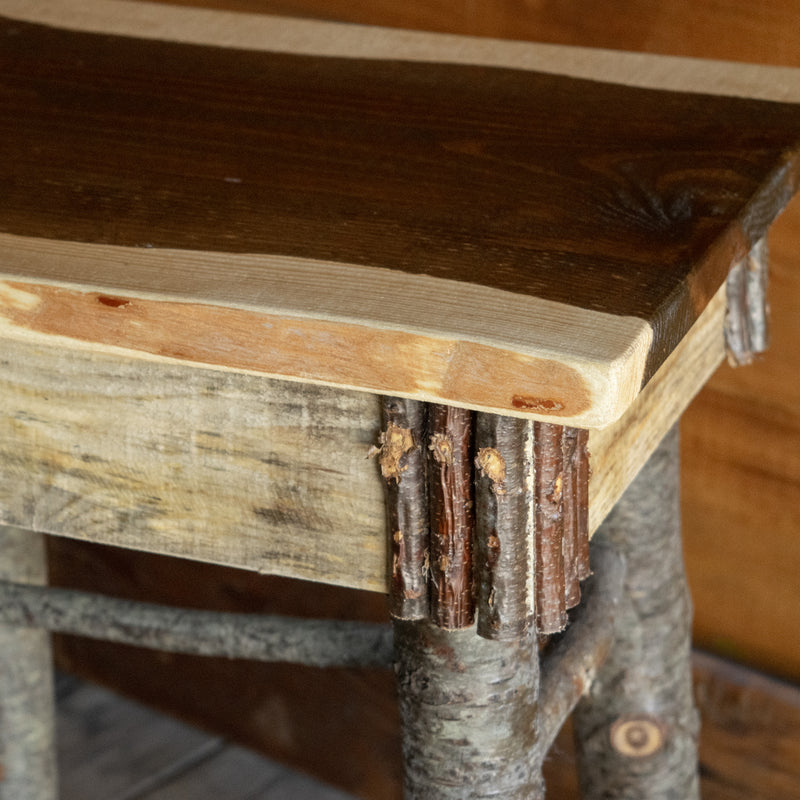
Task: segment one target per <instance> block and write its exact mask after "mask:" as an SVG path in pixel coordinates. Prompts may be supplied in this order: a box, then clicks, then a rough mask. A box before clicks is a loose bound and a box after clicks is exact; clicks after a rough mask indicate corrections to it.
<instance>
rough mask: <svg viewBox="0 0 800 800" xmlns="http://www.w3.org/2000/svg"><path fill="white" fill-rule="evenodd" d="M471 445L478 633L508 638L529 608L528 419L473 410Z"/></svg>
mask: <svg viewBox="0 0 800 800" xmlns="http://www.w3.org/2000/svg"><path fill="white" fill-rule="evenodd" d="M475 447H476V451H477V455H476V457H475V465H476V468H477V475H476V481H475V504H476V536H475V539H476V557H475V570H476V573H477V575H476V583H477V595H478V600H477V602H478V634H479V635H480V636H483V637H485V638H487V639H514V638H517V637H519V636H522V635H523V634H524V633H525V632H526V631H527V630H528V628H529V627H530V625H531V623H532V621H533V614H534V597H533V575H532V570H533V552H532V551H533V515H532V513H531V509H532V506H533V504H532V493H533V481H532V471H533V425H532V423H530V422H528V421H526V420H522V419H515V418H512V417H503V416H498V415H495V414H478V417H477V424H476V433H475Z"/></svg>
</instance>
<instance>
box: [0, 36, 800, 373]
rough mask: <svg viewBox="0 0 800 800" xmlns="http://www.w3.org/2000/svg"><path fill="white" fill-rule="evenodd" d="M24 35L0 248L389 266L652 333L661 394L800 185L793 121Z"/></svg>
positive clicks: (608, 95)
mask: <svg viewBox="0 0 800 800" xmlns="http://www.w3.org/2000/svg"><path fill="white" fill-rule="evenodd" d="M5 29H6V30H9V29H10V30H11V31H12V33H13V35H11V36H6V38H5V40H4V41H5V44H6V46H5V47H4V50H3V56H2V62H0V74H2V76H3V78H2V86H3V93H4V99H5V104H6V108H7V111H6V114H5V115H4V120H5V122H4V124H3V127H2V128H0V134H2V139H3V141H4V143H5V147H6V153H7V157H6V158H4V159H3V162H2V163H3V165H4V166H3V174H2V178H3V181H4V184H5V185H6V187H7V190H6V191H5V192H4V193H3V198H2V200H1V201H0V230H3V231H5V232H10V233H16V234H21V235H26V236H42V235H45V236H47V237H49V238H58V239H64V240H70V241H82V242H95V243H105V244H117V245H127V246H137V247H144V246H146V247H155V248H171V247H172V248H184V249H194V250H209V251H221V252H238V253H242V252H250V253H252V252H257V253H271V254H280V255H286V256H299V257H303V258H313V259H325V260H331V261H337V262H343V263H351V264H358V265H364V266H381V267H388V268H390V269H393V270H400V271H404V272H409V273H424V274H426V275H430V276H435V277H440V278H451V279H455V280H459V281H464V282H467V283H473V284H479V285H484V286H492V287H494V288H500V289H504V290H508V291H512V292H516V293H521V294H528V295H535V296H537V297H541V298H545V299H548V300H555V301H559V302H567V303H570V304H572V305H575V306H579V307H581V308H587V309H594V310H600V311H605V312H610V313H613V314H619V315H632V316H638V317H641V318H644V319H646V320H648V322H650V323H651V324H652V325H653V327H654V329H655V339H654V342H653V345H652V350H651V355H650V362H649V367H648V370H647V373H646V376H645V377H649V375H650V374H652V372H653V371H654V369H655V368H656V367H657V366H658V365H659V364H660V363H661V362H662V361H663V359H664V357H665V356H666V354H667V353H668V352H669V351H670V350H671V349H672V348H673V347H674V345H675V344H676V342H677V341H678V339H679V338H680V337H681V336H682V335H683V334H684V333H685V332H686V330H687V329H688V327H689V325H690V324H691V322H693V321H694V319H696V317H697V315H698V313H699V311H700V310H701V309H702V308H703V307H704V306H705V304H706V303H707V302H708V300H709V298H710V296H711V294H713V292H714V291H715V290H716V288H717V287H718V286H719V285H720V283H721V282H722V280H723V278H724V276H725V274H726V272H727V269H728V268H729V266H730V256H731V252H732V251H733V252H739V251H741V250H742V249H744V250H746V249H748V246H749V244H750V241H749V240H750V239H751V238H752V236H753V235H754V233H759V232H761V231H763V229H764V228H765V227H766V225H767V224H768V223H769V221H770V220H771V219H772V217H773V216H774V215H775V214H776V213H777V212H778V210H779V209H780V207H781V206H782V205H783V204H784V203H785V201H786V199H787V198H788V195H789V194H790V193H791V191H792V190H793V188H794V186H795V184H796V182H797V176H796V174H795V173H796V171H797V168H796V164H795V161H794V160H793V159H795V158H796V156H792V157H786V158H784V156H785V155H786V154H787V153H788V152H789V151H791V150H792V148H796V147H797V143H798V139H800V109H799V108H797V107H792V106H784V105H776V104H771V103H764V102H756V101H751V100H742V99H736V98H720V97H714V98H712V97H705V96H699V95H697V96H696V95H687V94H682V93H676V92H672V93H668V94H665V93H663V92H658V91H652V90H647V89H639V88H633V87H622V86H618V85H610V84H600V83H594V82H591V81H584V80H577V79H572V78H565V77H563V76H554V75H545V74H541V73H534V72H525V71H519V70H508V69H498V68H488V67H480V66H469V65H451V64H413V63H404V62H397V61H380V60H375V61H371V62H370V64H369V68H368V69H365V65H364V62H363V61H361V60H359V59H343V58H324V59H322V58H317V57H309V56H302V55H294V54H286V53H282V54H278V53H265V52H259V53H256V52H251V51H234V50H225V49H222V48H213V47H205V46H199V45H177V44H171V43H165V42H157V41H138V40H132V39H127V38H123V37H110V36H100V35H93V34H82V33H75V32H64V31H59V30H55V29H49V28H44V27H41V26H36V25H28V24H25V23H20V22H16V21H15V22H6V23H5ZM41 52H47V53H48V54H49V57H48V59H41V58H39V57H38V54H39V53H41ZM543 109H546V112H543ZM543 116H545V117H546V124H543ZM55 130H57V131H58V135H57V136H54V135H53V132H54V131H55ZM233 131H235V133H232V132H233ZM65 209H70V213H69V214H67V213H65V211H64V210H65ZM712 245H713V247H712Z"/></svg>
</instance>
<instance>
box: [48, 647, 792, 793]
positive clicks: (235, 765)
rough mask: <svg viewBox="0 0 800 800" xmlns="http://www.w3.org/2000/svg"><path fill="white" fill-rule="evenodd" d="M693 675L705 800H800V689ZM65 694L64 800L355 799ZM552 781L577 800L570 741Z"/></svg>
mask: <svg viewBox="0 0 800 800" xmlns="http://www.w3.org/2000/svg"><path fill="white" fill-rule="evenodd" d="M694 675H695V694H696V697H697V703H698V707H699V709H700V712H701V715H702V718H703V728H702V735H701V747H700V760H701V781H702V793H703V800H800V689H798V688H797V687H794V686H790V685H788V684H784V683H781V682H780V681H776V680H773V679H771V678H767V677H764V676H762V675H760V674H758V673H755V672H753V671H751V670H747V669H745V668H743V667H739V666H735V665H733V664H729V663H727V662H725V661H722V660H720V659H717V658H712V657H709V656H704V655H696V656H695V661H694ZM56 686H57V697H58V708H59V715H58V726H59V727H58V737H59V757H60V770H61V792H62V794H61V800H190V799H191V800H212V798H213V800H348V798H352V796H351V795H348V794H344V793H342V792H340V791H338V790H336V789H333V788H331V787H329V786H326V785H324V784H321V783H318V782H316V781H313V780H311V779H310V778H308V777H305V776H301V775H299V774H297V773H295V772H292V771H290V770H288V769H286V768H285V767H283V766H281V765H280V764H276V763H275V762H274V761H270V760H268V759H265V758H262V757H261V756H259V755H256V754H255V753H252V752H250V751H248V750H245V749H243V748H241V747H237V746H235V745H233V744H231V743H230V742H227V741H225V740H224V739H222V738H220V737H216V736H211V735H209V734H206V733H203V732H201V731H198V730H196V729H195V728H192V727H189V726H187V725H184V724H183V723H180V722H178V721H176V720H174V719H172V718H170V717H166V716H163V715H161V714H158V713H156V712H154V711H151V710H150V709H147V708H145V707H143V706H141V705H139V704H137V703H134V702H131V701H129V700H126V699H123V698H121V697H120V696H118V695H116V694H113V693H111V692H109V691H107V690H105V689H101V688H99V687H97V686H95V685H93V684H89V683H85V682H82V681H79V680H77V679H75V678H72V677H69V676H65V675H61V674H60V675H59V676H58V678H57V684H56ZM346 749H347V742H346V741H343V742H342V751H343V753H344V752H346ZM545 777H546V779H547V783H548V797H553V798H558V800H575V798H577V786H576V780H575V772H574V756H573V752H572V747H571V743H570V737H569V733H568V731H566V732H565V733H564V734H563V735H562V736H560V737H559V740H558V741H557V742H556V745H555V747H554V748H553V751H552V752H551V755H550V758H549V759H548V762H547V764H546V769H545Z"/></svg>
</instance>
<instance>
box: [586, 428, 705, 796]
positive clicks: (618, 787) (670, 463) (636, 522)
mask: <svg viewBox="0 0 800 800" xmlns="http://www.w3.org/2000/svg"><path fill="white" fill-rule="evenodd" d="M678 469H679V465H678V434H677V429H673V430H672V431H671V432H670V433H669V434H668V435H667V436H666V437H665V439H664V441H663V442H662V443H661V445H660V446H659V448H658V450H657V451H656V452H655V453H654V454H653V456H652V457H651V458H650V460H649V461H648V463H647V464H646V465H645V466H644V468H643V469H642V471H641V472H640V473H639V475H638V477H637V478H636V480H635V481H634V482H633V484H631V486H630V487H629V488H628V490H627V491H626V493H625V495H624V496H623V497H622V499H621V500H620V501H619V502H618V503H617V505H616V506H615V507H614V510H613V511H612V512H611V514H610V515H609V517H608V519H607V520H606V522H604V523H603V525H602V527H601V529H600V531H598V533H597V536H598V537H600V538H601V539H602V540H606V541H608V542H610V543H611V544H612V545H613V546H614V547H616V548H617V549H618V550H619V551H620V552H621V553H622V554H623V556H624V557H625V558H626V559H627V578H626V582H625V590H624V592H623V596H622V601H621V604H620V608H619V611H618V614H617V617H616V631H615V643H614V646H613V648H612V652H611V655H610V656H609V658H608V660H607V661H606V663H605V664H604V666H603V667H602V668H601V669H600V670H599V672H598V674H597V677H596V678H595V680H594V682H593V683H592V687H591V691H590V693H589V695H588V696H587V697H586V698H584V699H583V700H582V701H581V702H580V703H579V704H578V706H577V708H576V712H575V717H574V720H575V730H576V738H577V748H578V764H579V774H580V782H581V787H582V791H583V795H582V796H583V797H584V798H585V800H593V798H597V799H599V798H618V799H621V798H629V799H630V800H648V798H652V799H653V800H654V799H655V798H658V799H659V800H692V798H697V797H698V796H699V789H698V778H697V736H698V716H697V712H696V711H695V708H694V705H693V701H692V683H691V666H690V650H691V639H690V637H691V602H690V599H689V593H688V588H687V584H686V576H685V574H684V569H683V557H682V552H681V540H680V497H679V475H678Z"/></svg>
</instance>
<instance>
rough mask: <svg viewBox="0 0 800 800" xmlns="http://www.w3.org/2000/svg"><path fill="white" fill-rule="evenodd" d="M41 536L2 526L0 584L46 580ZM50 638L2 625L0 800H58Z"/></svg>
mask: <svg viewBox="0 0 800 800" xmlns="http://www.w3.org/2000/svg"><path fill="white" fill-rule="evenodd" d="M46 577H47V574H46V565H45V554H44V541H43V537H42V536H41V535H40V534H36V533H32V532H29V531H23V530H20V529H18V528H11V527H6V526H0V579H6V580H7V579H13V580H16V581H20V582H26V583H44V582H45V580H46ZM54 720H55V710H54V699H53V667H52V656H51V652H50V636H49V634H48V633H47V632H46V631H43V630H38V629H27V628H16V627H12V626H8V625H0V800H57V797H58V791H57V778H56V759H55V746H54Z"/></svg>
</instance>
